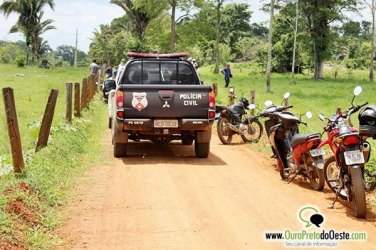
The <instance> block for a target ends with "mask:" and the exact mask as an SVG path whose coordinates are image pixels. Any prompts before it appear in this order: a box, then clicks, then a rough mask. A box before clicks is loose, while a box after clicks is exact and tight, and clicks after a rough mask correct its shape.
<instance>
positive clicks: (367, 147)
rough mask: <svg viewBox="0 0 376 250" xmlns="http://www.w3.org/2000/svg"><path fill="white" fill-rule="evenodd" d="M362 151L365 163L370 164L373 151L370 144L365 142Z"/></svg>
mask: <svg viewBox="0 0 376 250" xmlns="http://www.w3.org/2000/svg"><path fill="white" fill-rule="evenodd" d="M362 151H363V157H364V160H365V162H368V161H369V156H370V151H371V145H370V144H369V143H368V142H364V143H363V145H362Z"/></svg>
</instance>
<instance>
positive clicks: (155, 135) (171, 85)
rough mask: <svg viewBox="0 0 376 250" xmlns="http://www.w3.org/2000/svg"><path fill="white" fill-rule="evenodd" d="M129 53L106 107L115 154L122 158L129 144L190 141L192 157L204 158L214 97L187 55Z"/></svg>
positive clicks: (206, 155) (185, 143) (207, 144)
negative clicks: (108, 113)
mask: <svg viewBox="0 0 376 250" xmlns="http://www.w3.org/2000/svg"><path fill="white" fill-rule="evenodd" d="M127 55H128V56H129V57H131V58H132V59H131V60H129V61H128V62H127V64H126V66H125V69H124V71H123V72H122V74H121V76H120V80H119V82H118V86H117V88H116V92H115V93H114V96H113V98H111V100H112V101H111V102H112V103H111V104H110V105H111V112H110V113H111V114H112V115H111V116H110V127H111V130H112V142H113V145H114V156H115V157H124V156H126V154H127V147H128V144H129V143H130V141H131V140H132V141H136V142H137V141H140V140H150V141H152V142H154V143H156V144H158V143H169V142H170V141H172V140H181V142H182V144H184V145H192V144H193V141H194V145H195V154H196V157H200V158H206V157H208V155H209V152H210V139H211V128H212V125H213V122H214V118H215V96H214V93H213V92H212V88H211V87H210V86H205V85H203V84H202V82H200V80H199V78H198V76H197V73H196V71H195V69H194V67H193V65H192V64H191V63H190V62H189V61H187V60H185V58H186V57H187V54H186V53H175V54H144V53H136V52H128V54H127Z"/></svg>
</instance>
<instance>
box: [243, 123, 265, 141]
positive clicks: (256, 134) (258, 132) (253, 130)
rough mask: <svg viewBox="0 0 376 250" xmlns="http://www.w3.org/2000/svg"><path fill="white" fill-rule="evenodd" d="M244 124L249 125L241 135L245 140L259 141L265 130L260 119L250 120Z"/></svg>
mask: <svg viewBox="0 0 376 250" xmlns="http://www.w3.org/2000/svg"><path fill="white" fill-rule="evenodd" d="M244 124H245V125H246V126H247V131H246V133H244V134H242V135H241V137H242V139H243V141H244V142H245V143H253V142H254V143H257V142H259V140H260V138H261V136H262V132H263V127H262V124H261V122H260V121H259V120H253V121H252V120H248V121H245V122H244Z"/></svg>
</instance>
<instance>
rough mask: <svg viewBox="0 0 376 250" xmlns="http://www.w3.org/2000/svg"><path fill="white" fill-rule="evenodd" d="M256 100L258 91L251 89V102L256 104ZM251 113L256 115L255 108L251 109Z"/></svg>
mask: <svg viewBox="0 0 376 250" xmlns="http://www.w3.org/2000/svg"><path fill="white" fill-rule="evenodd" d="M255 100H256V91H255V90H251V104H255ZM251 115H255V109H252V110H251Z"/></svg>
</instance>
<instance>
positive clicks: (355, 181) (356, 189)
mask: <svg viewBox="0 0 376 250" xmlns="http://www.w3.org/2000/svg"><path fill="white" fill-rule="evenodd" d="M349 168H350V173H351V198H352V199H351V201H352V204H353V210H354V212H355V216H356V217H357V218H365V217H366V212H367V204H366V193H365V190H364V183H363V176H362V169H361V167H360V166H358V167H357V168H355V167H353V166H350V167H349Z"/></svg>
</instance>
